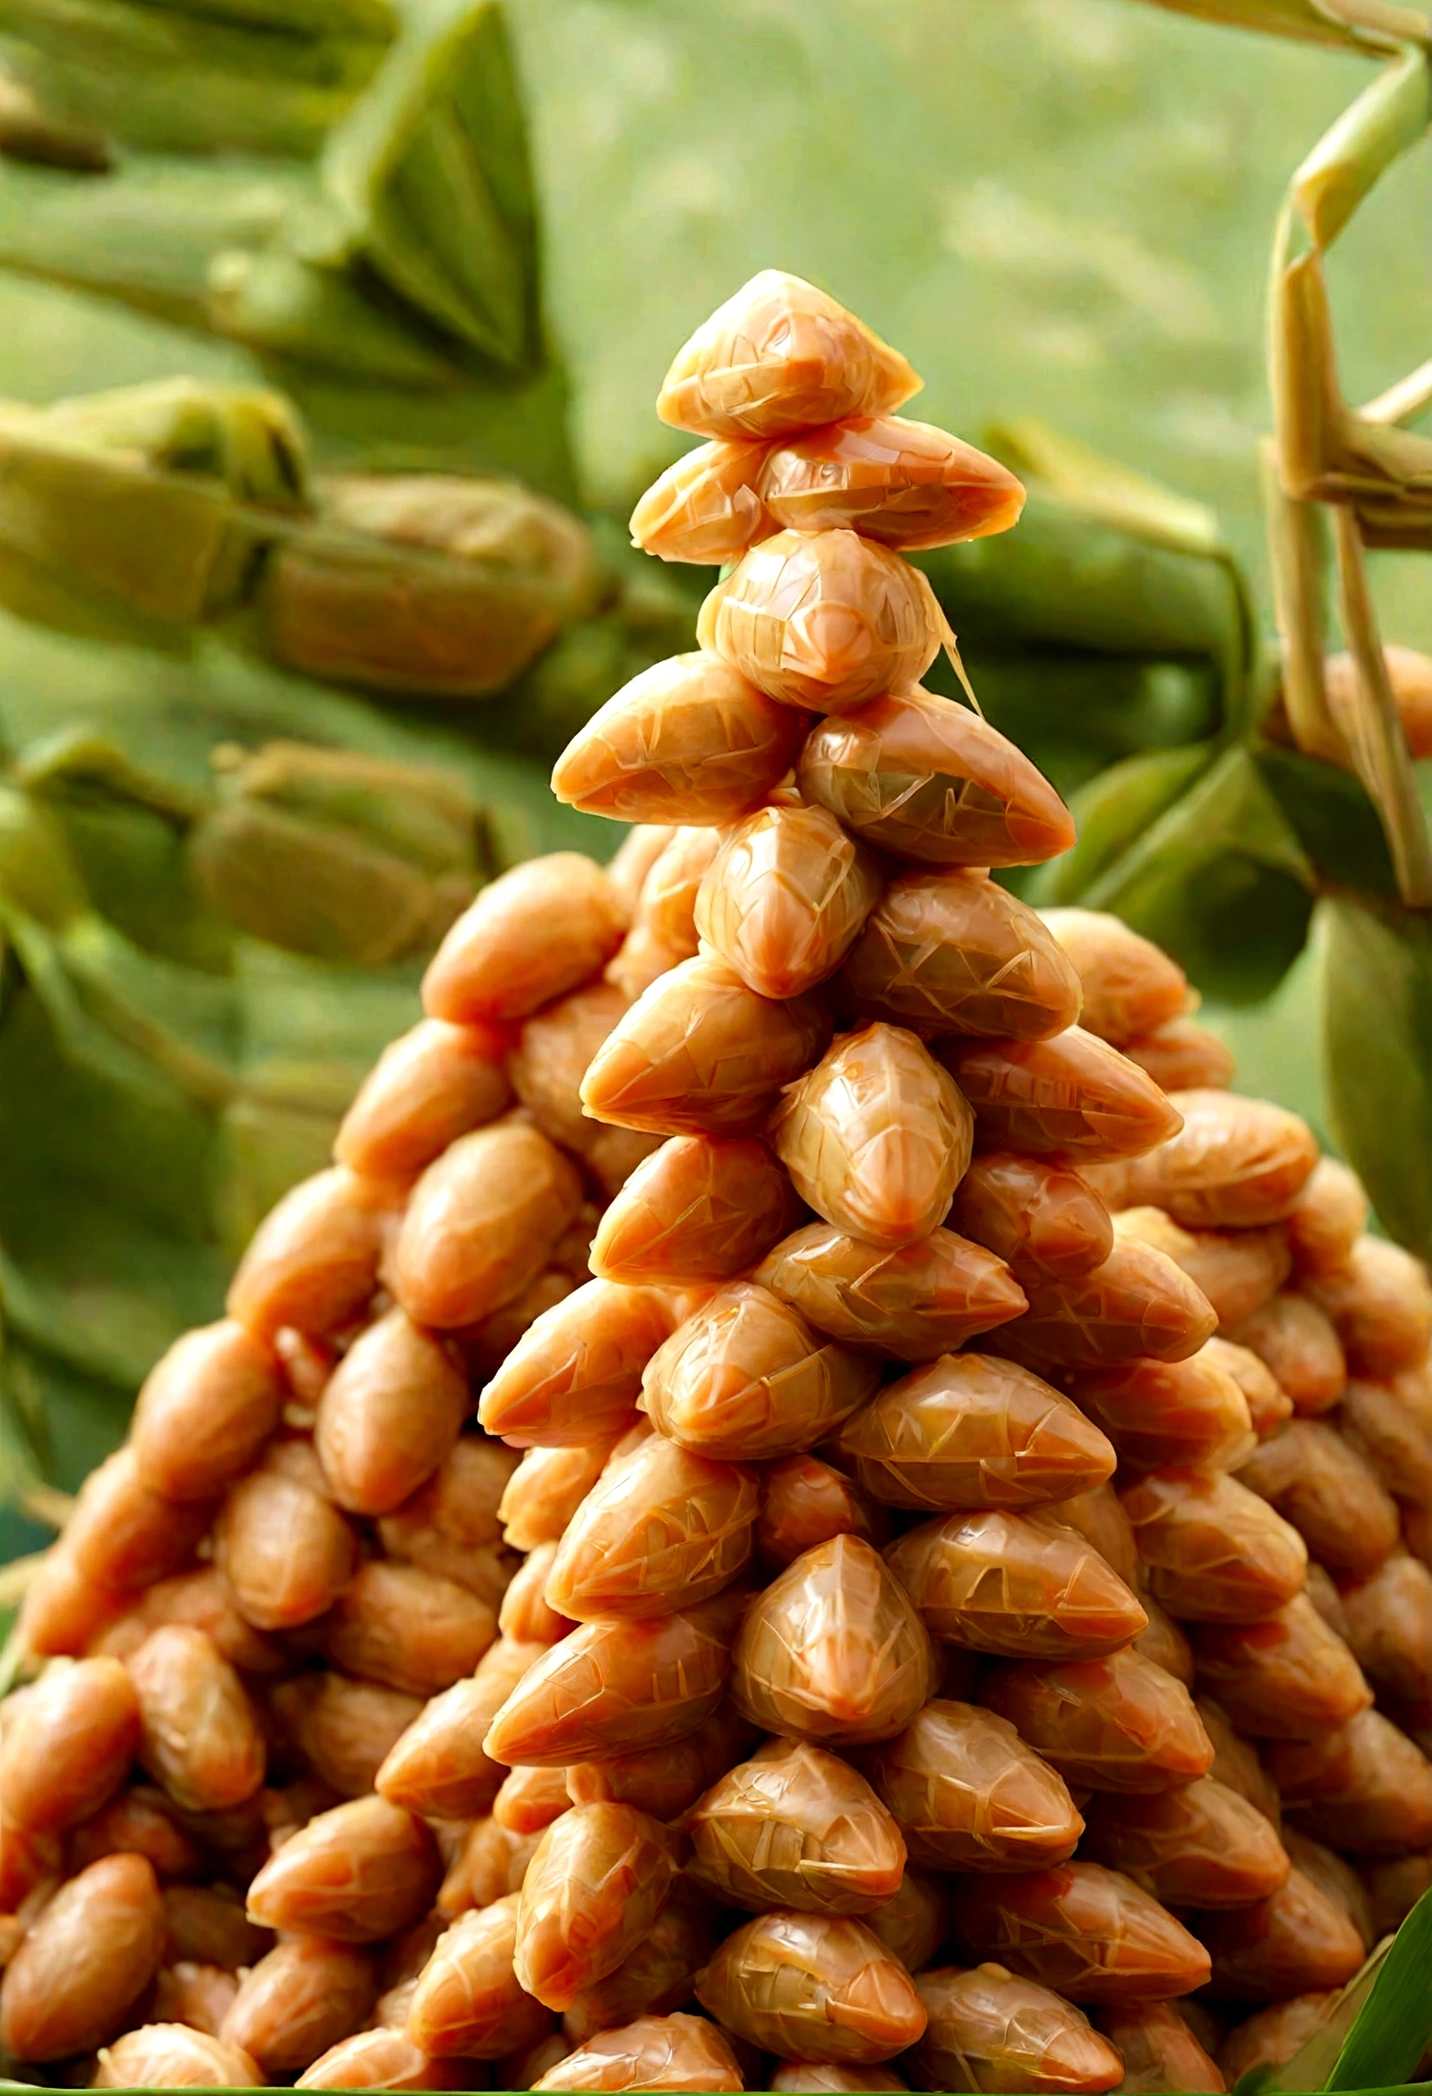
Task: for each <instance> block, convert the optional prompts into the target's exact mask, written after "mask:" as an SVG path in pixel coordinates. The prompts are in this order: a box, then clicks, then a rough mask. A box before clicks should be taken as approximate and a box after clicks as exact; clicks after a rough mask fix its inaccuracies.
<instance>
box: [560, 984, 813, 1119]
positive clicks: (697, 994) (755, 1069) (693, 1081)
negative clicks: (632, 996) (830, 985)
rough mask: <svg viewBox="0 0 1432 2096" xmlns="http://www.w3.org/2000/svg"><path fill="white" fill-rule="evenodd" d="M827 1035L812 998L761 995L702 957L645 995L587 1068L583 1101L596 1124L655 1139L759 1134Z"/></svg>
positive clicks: (654, 985)
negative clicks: (643, 1131) (786, 1087)
mask: <svg viewBox="0 0 1432 2096" xmlns="http://www.w3.org/2000/svg"><path fill="white" fill-rule="evenodd" d="M829 1036H830V1025H829V1021H828V1020H827V1018H826V1016H825V1014H824V1012H823V1011H822V1010H821V1008H820V1007H819V1005H818V1004H816V1003H815V1002H814V1001H813V1000H812V999H810V998H798V999H791V1000H788V1001H786V1002H779V1001H777V1000H775V999H773V998H769V997H761V996H758V995H757V993H756V992H755V991H754V990H752V989H749V988H748V987H747V985H746V984H745V983H744V982H742V980H741V978H740V976H739V975H737V974H736V973H735V971H734V970H733V969H731V968H728V967H727V966H726V964H725V963H724V962H722V961H718V960H716V959H715V958H707V957H706V956H704V955H703V956H700V957H698V958H697V959H694V960H690V961H686V962H683V963H682V965H681V966H679V967H676V968H672V969H671V970H669V972H668V973H667V974H665V975H663V976H661V977H659V978H658V980H657V981H656V982H654V983H653V984H652V986H651V988H650V989H649V990H647V991H646V992H645V993H644V994H643V995H642V996H641V997H639V998H638V999H637V1001H636V1003H635V1004H634V1005H633V1006H632V1008H631V1010H630V1011H629V1012H627V1013H626V1014H625V1016H624V1017H623V1018H622V1020H621V1021H620V1023H619V1024H618V1026H617V1027H616V1029H615V1031H614V1032H613V1033H612V1034H611V1035H610V1037H609V1038H608V1039H607V1041H606V1042H605V1043H604V1045H603V1047H602V1048H601V1049H600V1051H599V1052H598V1054H597V1056H596V1059H595V1060H594V1061H593V1063H592V1064H591V1066H590V1068H589V1069H588V1071H587V1075H586V1077H585V1079H584V1081H583V1084H582V1100H583V1104H584V1105H585V1106H586V1108H587V1111H588V1112H589V1113H590V1114H591V1115H592V1116H593V1117H594V1118H595V1119H597V1120H600V1121H611V1122H614V1123H615V1124H616V1125H617V1126H618V1127H622V1128H643V1129H647V1130H649V1131H650V1132H652V1133H653V1134H656V1135H688V1134H707V1135H753V1134H757V1133H759V1131H760V1129H761V1128H762V1126H763V1125H764V1123H765V1119H766V1116H767V1114H768V1113H769V1112H770V1110H771V1108H772V1107H773V1106H774V1105H775V1102H776V1099H777V1096H778V1095H779V1093H780V1090H781V1087H782V1085H785V1084H789V1083H790V1082H791V1081H792V1079H793V1078H796V1077H799V1076H800V1075H801V1073H802V1071H804V1070H805V1069H807V1068H808V1067H809V1065H810V1064H811V1063H812V1062H814V1061H815V1059H816V1057H817V1056H818V1055H819V1054H820V1052H821V1050H822V1049H823V1048H824V1046H825V1043H826V1041H827V1040H828V1039H829Z"/></svg>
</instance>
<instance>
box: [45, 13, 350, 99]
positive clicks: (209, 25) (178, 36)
mask: <svg viewBox="0 0 1432 2096" xmlns="http://www.w3.org/2000/svg"><path fill="white" fill-rule="evenodd" d="M4 26H5V32H6V34H7V35H8V36H11V37H14V38H16V39H17V40H19V41H20V42H22V43H25V44H28V45H31V46H33V47H34V48H35V49H37V50H39V51H42V52H49V53H51V54H52V55H53V56H54V57H56V58H58V59H61V60H63V61H64V62H65V64H67V65H74V64H78V65H83V66H86V67H92V68H95V69H98V68H101V67H103V68H106V69H109V70H112V71H114V72H116V73H121V72H127V71H133V72H134V73H135V74H141V73H142V72H143V71H144V70H146V69H147V68H149V67H151V66H153V67H161V68H174V69H182V68H186V67H187V68H193V69H194V70H195V71H196V72H198V73H201V74H202V73H224V74H229V75H233V76H237V77H239V78H242V77H243V76H244V75H248V76H250V77H252V78H253V79H255V80H262V81H265V82H278V81H282V80H284V79H285V78H286V79H288V80H291V81H296V82H301V83H306V84H310V85H312V86H314V87H319V88H329V89H340V88H343V87H345V86H347V85H349V83H350V82H351V80H352V77H353V73H354V67H355V54H356V53H364V54H365V55H367V56H368V63H369V65H370V66H371V63H372V59H373V57H375V56H376V55H377V53H378V52H380V51H381V50H382V47H383V44H384V43H385V41H386V33H379V34H377V35H366V36H365V35H358V36H351V37H335V36H328V35H314V34H307V33H301V34H295V33H292V32H291V30H290V29H289V27H287V26H285V25H282V24H280V23H279V22H277V21H276V20H274V19H270V20H268V21H264V20H262V19H256V18H255V17H254V16H250V17H249V19H247V20H245V19H244V18H243V16H242V15H241V14H240V13H239V12H238V11H237V10H235V11H233V12H230V13H228V14H220V13H219V11H218V10H217V9H215V10H208V9H205V8H202V7H196V6H194V5H192V4H190V0H184V4H183V5H173V6H164V5H154V4H153V0H5V25H4ZM295 26H296V25H295Z"/></svg>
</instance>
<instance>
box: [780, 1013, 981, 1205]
mask: <svg viewBox="0 0 1432 2096" xmlns="http://www.w3.org/2000/svg"><path fill="white" fill-rule="evenodd" d="M770 1137H771V1142H772V1144H773V1146H774V1148H775V1151H776V1155H777V1156H778V1157H779V1158H780V1160H781V1162H782V1164H783V1165H784V1166H785V1168H786V1170H787V1171H788V1172H789V1173H790V1176H791V1180H792V1183H793V1184H794V1186H795V1189H796V1192H797V1193H798V1194H799V1195H800V1197H801V1199H802V1200H803V1201H805V1202H806V1203H807V1204H808V1205H809V1206H810V1207H811V1208H813V1209H814V1210H815V1211H816V1213H817V1215H820V1216H823V1217H824V1219H825V1220H826V1222H828V1223H831V1224H833V1225H834V1226H835V1227H836V1228H837V1229H840V1230H846V1231H848V1232H849V1233H850V1235H851V1236H852V1237H857V1238H860V1239H861V1240H863V1241H865V1242H868V1243H871V1244H879V1245H890V1246H899V1245H907V1244H914V1243H916V1242H917V1241H918V1240H919V1239H920V1238H922V1237H928V1236H929V1234H930V1232H931V1231H932V1230H933V1229H935V1227H936V1226H937V1225H938V1224H939V1223H940V1222H941V1221H942V1220H943V1218H944V1216H945V1215H946V1214H947V1212H948V1210H949V1206H950V1201H951V1198H952V1197H953V1195H954V1192H955V1188H956V1187H957V1186H958V1184H959V1182H960V1180H961V1179H962V1178H963V1176H964V1173H965V1171H966V1168H967V1167H968V1165H969V1161H970V1151H971V1148H972V1145H973V1140H974V1117H973V1115H972V1114H971V1112H970V1109H969V1107H968V1106H967V1105H966V1104H965V1101H964V1100H963V1099H962V1098H961V1096H960V1094H959V1091H958V1090H957V1089H956V1086H955V1083H954V1080H953V1079H952V1078H951V1077H950V1076H948V1074H947V1073H946V1072H945V1071H944V1070H942V1069H941V1067H940V1065H939V1064H938V1063H937V1062H936V1061H935V1059H934V1057H933V1056H932V1055H930V1053H929V1051H928V1050H927V1049H926V1048H925V1047H924V1046H923V1045H922V1044H921V1042H920V1041H919V1040H918V1039H917V1038H916V1037H915V1035H914V1034H912V1033H908V1032H906V1030H905V1029H904V1028H903V1027H900V1026H880V1025H876V1026H866V1027H862V1028H861V1030H860V1031H859V1032H858V1033H850V1034H842V1035H841V1036H839V1038H838V1039H837V1040H836V1041H835V1042H834V1043H833V1044H832V1046H831V1047H830V1048H829V1049H827V1051H826V1053H825V1054H824V1055H823V1056H822V1058H821V1060H820V1061H819V1062H818V1063H817V1064H816V1066H815V1068H814V1069H813V1070H811V1071H810V1072H809V1073H808V1074H807V1075H806V1076H805V1077H803V1078H801V1079H800V1080H799V1081H798V1082H797V1083H796V1084H793V1085H792V1086H790V1087H789V1089H788V1090H787V1091H786V1094H785V1096H784V1098H783V1099H782V1101H781V1103H780V1105H779V1106H778V1107H777V1109H776V1111H775V1113H774V1114H773V1115H772V1117H771V1122H770Z"/></svg>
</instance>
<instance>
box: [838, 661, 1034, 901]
mask: <svg viewBox="0 0 1432 2096" xmlns="http://www.w3.org/2000/svg"><path fill="white" fill-rule="evenodd" d="M797 777H798V780H799V783H800V790H801V793H802V794H803V795H804V797H805V799H806V800H807V801H816V802H818V803H819V804H820V806H821V807H823V808H828V809H829V810H830V812H831V814H832V815H835V816H838V817H839V818H840V820H841V822H842V823H844V825H845V826H846V828H847V829H850V830H853V831H854V832H855V834H856V835H857V836H858V837H863V838H864V839H865V840H866V841H867V842H868V843H870V844H873V845H875V846H876V847H877V849H879V850H880V851H884V852H889V853H891V854H892V855H893V856H894V857H896V858H902V859H915V860H918V861H921V862H923V863H924V864H927V865H931V866H951V867H953V866H972V867H991V866H1021V865H1026V864H1030V863H1037V862H1038V861H1040V860H1043V859H1048V858H1054V857H1056V856H1057V855H1058V854H1059V853H1060V852H1061V851H1067V850H1068V848H1069V846H1070V845H1071V844H1072V843H1073V841H1074V825H1073V819H1072V817H1071V816H1070V814H1069V811H1068V809H1067V808H1066V807H1065V806H1064V803H1063V802H1062V801H1061V800H1060V798H1059V796H1058V794H1057V793H1056V792H1055V791H1054V789H1053V787H1052V786H1051V785H1050V784H1049V783H1048V781H1047V780H1046V779H1045V778H1044V776H1043V774H1042V773H1040V772H1039V771H1037V770H1036V769H1035V767H1034V765H1032V764H1031V763H1030V761H1029V759H1028V758H1027V757H1026V756H1024V755H1023V753H1022V752H1021V751H1020V750H1018V749H1016V748H1015V746H1014V744H1013V743H1012V742H1009V741H1007V740H1006V739H1005V737H1004V736H1003V735H1001V734H1000V733H999V731H998V730H997V729H995V728H992V727H991V726H990V725H989V723H988V722H987V721H985V720H983V719H981V717H980V716H979V714H977V713H974V712H972V711H971V710H970V709H969V708H967V707H964V706H959V705H956V704H955V703H954V701H953V700H950V699H942V698H937V697H936V696H935V695H934V694H933V693H932V692H927V691H922V690H920V689H919V688H918V687H917V688H916V689H914V690H911V691H901V692H888V693H886V694H884V695H883V696H882V697H880V698H878V699H872V700H871V701H870V702H869V704H868V705H865V706H861V707H858V708H856V709H855V710H854V711H853V712H850V713H845V714H842V715H840V716H839V717H837V718H833V719H829V720H824V721H821V722H820V723H819V724H818V725H817V726H815V727H813V728H812V729H811V731H810V733H809V735H808V736H807V737H806V740H805V744H804V746H803V748H802V750H801V754H800V763H799V766H798V768H797Z"/></svg>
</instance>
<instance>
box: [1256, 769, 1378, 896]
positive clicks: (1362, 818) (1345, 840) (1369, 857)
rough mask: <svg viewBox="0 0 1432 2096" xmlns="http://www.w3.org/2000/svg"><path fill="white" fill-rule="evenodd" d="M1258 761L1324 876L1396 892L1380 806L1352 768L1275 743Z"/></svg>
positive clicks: (1375, 890)
mask: <svg viewBox="0 0 1432 2096" xmlns="http://www.w3.org/2000/svg"><path fill="white" fill-rule="evenodd" d="M1254 762H1255V763H1256V764H1257V766H1258V769H1259V771H1260V772H1261V773H1262V775H1263V777H1264V779H1265V780H1266V781H1267V783H1268V786H1269V788H1270V790H1271V791H1272V793H1273V794H1274V796H1275V797H1276V799H1277V802H1278V805H1279V807H1281V809H1282V810H1283V813H1284V814H1285V815H1286V816H1287V818H1288V821H1289V822H1290V824H1291V825H1292V827H1293V829H1294V831H1295V832H1296V834H1297V838H1298V842H1299V843H1300V844H1301V845H1302V847H1303V850H1304V851H1305V852H1306V853H1307V855H1308V857H1309V858H1310V859H1311V860H1312V862H1313V864H1314V866H1315V867H1316V868H1317V870H1318V873H1319V875H1320V877H1321V878H1323V879H1325V880H1327V881H1331V882H1333V883H1334V884H1335V885H1336V886H1338V887H1346V888H1360V889H1365V890H1367V891H1369V892H1370V893H1371V894H1373V895H1384V896H1387V897H1388V898H1389V899H1395V898H1396V894H1397V883H1396V881H1395V880H1394V878H1393V872H1392V861H1391V859H1390V858H1389V857H1388V852H1387V843H1386V839H1385V838H1384V837H1383V834H1382V825H1381V823H1380V822H1379V821H1378V819H1377V811H1376V810H1375V809H1374V807H1373V805H1372V802H1371V801H1370V800H1369V799H1368V797H1367V794H1366V793H1365V792H1364V790H1363V788H1362V786H1361V784H1360V783H1359V781H1358V780H1357V779H1356V778H1355V777H1354V776H1353V774H1352V773H1351V772H1347V771H1341V770H1339V768H1338V767H1337V766H1336V765H1333V764H1324V763H1322V762H1321V761H1320V760H1319V759H1318V758H1316V757H1304V756H1302V755H1300V754H1299V752H1298V751H1296V750H1283V749H1274V748H1271V747H1265V748H1262V749H1259V750H1258V751H1257V752H1256V753H1255V757H1254Z"/></svg>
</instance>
